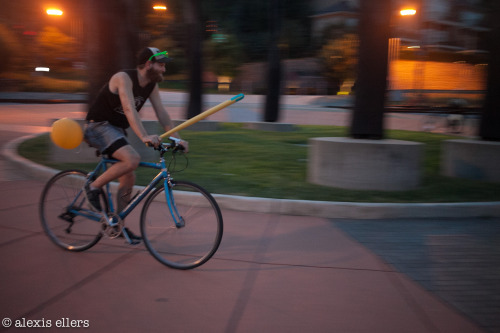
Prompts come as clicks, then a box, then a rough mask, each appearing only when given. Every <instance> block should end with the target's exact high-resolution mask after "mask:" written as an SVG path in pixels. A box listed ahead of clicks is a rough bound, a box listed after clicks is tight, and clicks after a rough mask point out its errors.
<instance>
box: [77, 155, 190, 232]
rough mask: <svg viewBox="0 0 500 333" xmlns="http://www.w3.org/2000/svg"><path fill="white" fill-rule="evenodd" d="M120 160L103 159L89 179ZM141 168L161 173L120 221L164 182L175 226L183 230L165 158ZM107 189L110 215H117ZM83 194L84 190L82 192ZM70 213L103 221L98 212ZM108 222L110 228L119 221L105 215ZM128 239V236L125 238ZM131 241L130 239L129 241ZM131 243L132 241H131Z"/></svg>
mask: <svg viewBox="0 0 500 333" xmlns="http://www.w3.org/2000/svg"><path fill="white" fill-rule="evenodd" d="M117 162H118V160H116V159H112V158H107V157H102V158H101V160H100V161H99V163H98V164H97V166H96V168H95V169H94V170H93V171H91V172H90V173H89V174H88V179H92V178H93V177H95V175H98V174H101V173H102V172H104V171H106V170H107V168H108V165H109V164H114V163H117ZM139 167H146V168H151V169H158V170H160V172H159V173H158V174H157V175H156V176H155V177H154V178H153V180H152V181H151V182H150V183H149V184H148V185H147V186H146V187H145V188H144V189H143V190H141V191H140V192H139V193H138V194H137V195H136V196H135V197H134V198H133V199H132V200H131V201H130V203H129V204H128V205H127V206H126V207H125V208H124V209H123V210H122V211H121V212H120V213H118V214H117V216H118V217H119V218H120V219H122V220H123V219H125V218H126V217H127V216H128V215H129V214H130V213H131V212H132V211H133V210H134V209H135V208H136V207H137V205H138V204H139V203H140V202H141V201H142V200H143V199H144V198H145V197H146V196H148V195H149V194H150V193H151V191H153V190H154V189H155V188H156V186H157V185H158V184H159V183H160V182H161V181H164V187H165V199H166V202H167V205H168V208H169V211H170V214H171V215H172V218H173V220H174V223H175V226H176V227H177V228H182V227H183V226H184V221H183V219H182V216H180V215H179V212H178V211H177V208H176V206H175V202H174V198H173V195H172V188H171V183H170V179H171V178H170V174H169V172H168V168H167V166H166V163H165V158H164V157H163V156H161V157H160V161H159V162H158V163H150V162H142V161H141V162H140V163H139ZM105 187H106V189H105V191H104V192H105V200H106V202H107V204H108V208H109V213H115V208H114V206H113V199H112V193H111V190H110V184H109V183H108V184H106V186H105ZM82 192H83V190H82ZM79 197H80V195H78V196H77V197H76V198H75V202H76V201H77V200H78V198H79ZM73 204H74V202H73V203H72V205H71V207H72V206H73ZM69 212H70V213H73V214H76V215H82V216H85V217H86V218H89V219H92V220H94V221H100V220H101V219H102V214H101V213H98V212H92V211H81V210H74V209H70V210H69ZM105 216H106V220H107V222H108V224H109V225H110V226H112V227H113V226H115V225H117V224H118V221H115V220H113V219H112V218H108V216H107V214H105ZM125 237H126V238H128V235H126V236H125ZM128 240H129V239H128ZM129 241H130V240H129Z"/></svg>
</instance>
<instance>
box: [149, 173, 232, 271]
mask: <svg viewBox="0 0 500 333" xmlns="http://www.w3.org/2000/svg"><path fill="white" fill-rule="evenodd" d="M167 191H170V193H169V194H170V196H169V197H170V200H169V201H170V204H169V203H167V199H166V195H165V188H164V187H163V186H162V187H159V188H157V189H156V190H155V191H154V192H153V193H151V194H150V195H149V197H148V198H147V199H146V202H145V203H144V206H143V208H142V213H141V232H142V237H143V240H144V244H145V245H146V248H147V249H148V251H149V252H150V253H151V254H152V255H153V256H154V257H155V258H156V259H157V260H158V261H160V262H161V263H162V264H164V265H167V266H169V267H171V268H176V269H191V268H195V267H198V266H200V265H202V264H204V263H205V262H207V261H208V260H209V259H210V258H211V257H212V256H213V255H214V254H215V252H216V251H217V249H218V247H219V245H220V242H221V240H222V233H223V222H222V214H221V212H220V209H219V206H218V205H217V202H216V201H215V199H214V198H213V197H212V195H210V193H208V192H207V191H206V190H205V189H203V188H202V187H200V186H198V185H196V184H193V183H190V182H185V181H173V182H172V187H171V188H167Z"/></svg>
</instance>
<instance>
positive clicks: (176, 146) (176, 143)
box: [148, 136, 185, 152]
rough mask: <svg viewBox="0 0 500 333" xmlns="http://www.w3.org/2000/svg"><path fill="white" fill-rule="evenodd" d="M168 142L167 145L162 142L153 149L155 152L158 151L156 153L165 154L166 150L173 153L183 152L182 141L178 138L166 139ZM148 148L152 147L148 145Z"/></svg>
mask: <svg viewBox="0 0 500 333" xmlns="http://www.w3.org/2000/svg"><path fill="white" fill-rule="evenodd" d="M168 139H169V140H170V142H167V143H164V142H162V143H161V144H160V145H159V146H158V147H154V149H155V150H158V151H163V152H166V151H167V150H169V149H172V150H173V151H174V152H175V151H183V150H184V149H185V148H184V146H183V145H182V144H181V142H182V140H181V139H178V138H174V137H172V136H171V137H169V138H168ZM148 146H149V147H153V146H152V145H149V144H148Z"/></svg>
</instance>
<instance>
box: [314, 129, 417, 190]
mask: <svg viewBox="0 0 500 333" xmlns="http://www.w3.org/2000/svg"><path fill="white" fill-rule="evenodd" d="M309 146H310V148H309V162H308V163H309V164H308V180H309V182H311V183H314V184H318V185H325V186H332V187H339V188H344V189H353V190H381V191H405V190H413V189H416V188H418V186H419V185H420V182H421V164H422V163H421V161H422V156H423V147H424V145H423V144H422V143H417V142H409V141H400V140H358V139H351V138H314V139H311V140H310V142H309Z"/></svg>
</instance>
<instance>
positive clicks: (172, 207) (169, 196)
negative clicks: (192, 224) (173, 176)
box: [164, 179, 186, 229]
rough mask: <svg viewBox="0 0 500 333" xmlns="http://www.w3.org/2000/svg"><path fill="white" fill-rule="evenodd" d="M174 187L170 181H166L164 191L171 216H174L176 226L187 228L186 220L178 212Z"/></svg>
mask: <svg viewBox="0 0 500 333" xmlns="http://www.w3.org/2000/svg"><path fill="white" fill-rule="evenodd" d="M173 187H174V185H173V184H172V182H171V181H170V180H169V179H165V184H164V189H165V200H166V201H167V204H168V209H169V211H170V215H172V219H173V220H174V223H175V226H176V227H177V228H178V229H180V228H183V227H184V226H186V222H185V221H184V218H183V217H182V216H181V215H180V214H179V211H178V210H177V205H176V204H175V200H174V195H173V193H172V192H173Z"/></svg>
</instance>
